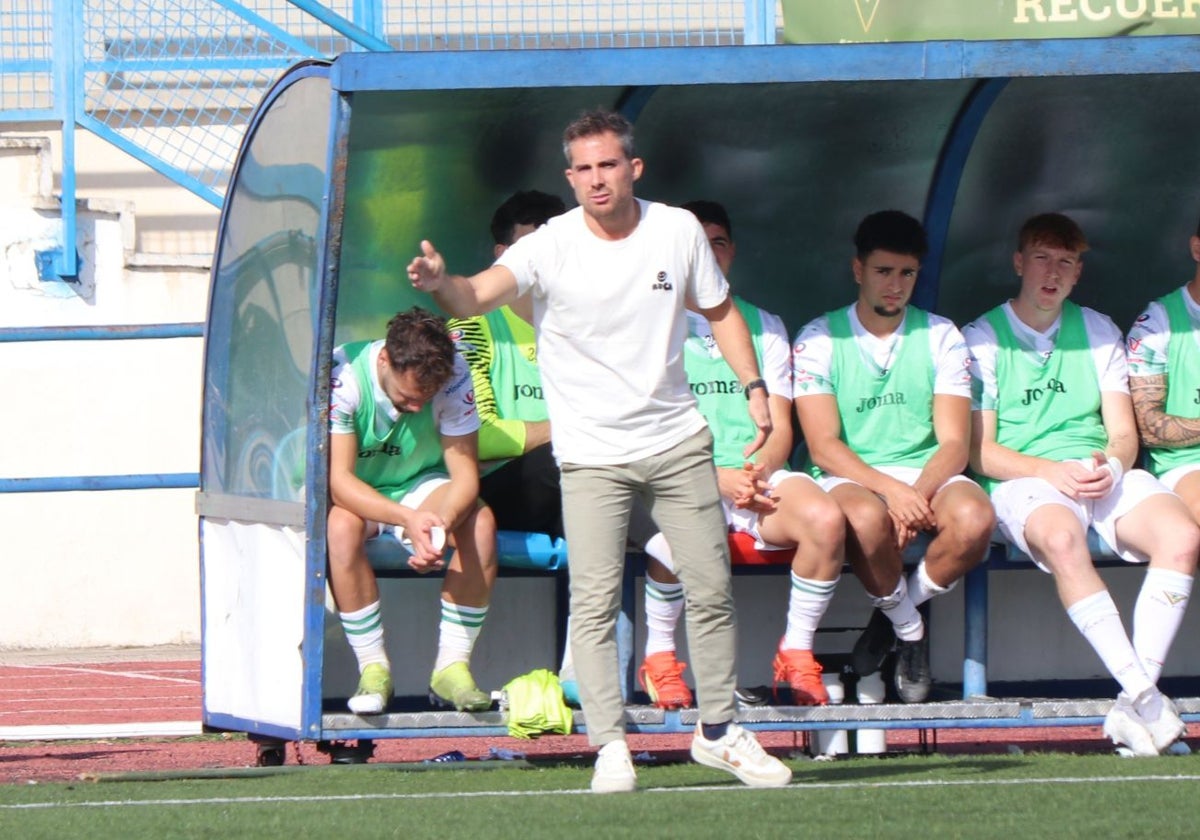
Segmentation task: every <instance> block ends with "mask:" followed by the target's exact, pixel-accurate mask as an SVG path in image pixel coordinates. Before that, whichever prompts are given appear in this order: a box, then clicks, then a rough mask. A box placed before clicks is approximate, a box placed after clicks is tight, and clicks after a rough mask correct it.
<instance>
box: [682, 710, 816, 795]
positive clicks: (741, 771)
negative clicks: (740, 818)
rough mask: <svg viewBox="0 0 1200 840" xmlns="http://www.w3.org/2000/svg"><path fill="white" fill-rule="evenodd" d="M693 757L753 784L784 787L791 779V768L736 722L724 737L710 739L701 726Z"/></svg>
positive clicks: (698, 726)
mask: <svg viewBox="0 0 1200 840" xmlns="http://www.w3.org/2000/svg"><path fill="white" fill-rule="evenodd" d="M692 760H693V761H696V762H698V763H700V764H703V765H704V766H705V767H715V768H716V769H718V770H724V771H726V772H727V773H732V774H733V775H735V776H737V777H738V778H739V779H740V780H741V781H742V782H743V783H744V784H747V785H750V787H783V786H784V785H786V784H787V783H788V782H790V781H791V780H792V771H791V769H790V768H789V767H788V766H787V765H786V764H784V763H783V762H782V761H780V760H779V759H778V758H775V756H773V755H770V754H768V753H767V751H766V750H764V749H763V748H762V745H761V744H759V743H758V739H757V738H755V737H754V733H752V732H750V731H749V730H746V729H743V728H742V727H740V726H738V725H737V724H736V723H731V724H729V729H728V731H726V733H725V735H724V737H722V738H718V739H717V740H715V741H710V740H708V739H707V738H705V737H704V732H703V730H701V728H700V725H699V724H697V725H696V734H695V736H694V737H693V738H692Z"/></svg>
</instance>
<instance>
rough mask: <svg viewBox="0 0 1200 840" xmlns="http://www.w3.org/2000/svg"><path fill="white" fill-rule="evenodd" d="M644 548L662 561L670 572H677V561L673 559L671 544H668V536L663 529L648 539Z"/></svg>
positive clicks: (663, 565)
mask: <svg viewBox="0 0 1200 840" xmlns="http://www.w3.org/2000/svg"><path fill="white" fill-rule="evenodd" d="M642 550H643V551H645V552H646V553H647V554H649V555H650V556H651V557H653V558H654V559H655V560H657V561H658V562H659V563H661V564H662V567H663V568H664V569H666V570H667V571H668V572H670V573H671V574H675V561H674V560H672V559H671V546H670V545H668V544H667V538H666V537H664V536H663V533H662V531H659V532H658V533H657V534H655V535H654V536H653V537H651V538H650V539H648V540H646V545H645V546H644V547H643V549H642Z"/></svg>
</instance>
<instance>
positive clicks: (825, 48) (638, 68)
mask: <svg viewBox="0 0 1200 840" xmlns="http://www.w3.org/2000/svg"><path fill="white" fill-rule="evenodd" d="M1195 72H1200V36H1190V35H1180V36H1172V37H1161V38H1096V39H1061V40H1038V41H978V42H963V41H930V42H925V43H904V44H814V45H782V46H749V47H665V48H641V49H621V50H526V51H520V50H511V51H509V50H505V51H498V52H462V53H419V52H412V53H396V52H393V53H370V54H363V53H347V54H344V55H342V56H339V57H338V58H337V60H336V61H335V62H334V69H333V76H332V81H333V85H334V88H335V89H337V90H341V91H346V92H349V91H368V90H457V89H468V88H503V87H528V86H539V87H564V86H566V87H575V86H586V85H604V86H611V85H622V86H637V85H683V84H743V83H750V82H819V81H870V80H885V79H964V78H995V77H1008V76H1091V75H1101V74H1113V73H1121V74H1132V75H1143V74H1147V73H1195Z"/></svg>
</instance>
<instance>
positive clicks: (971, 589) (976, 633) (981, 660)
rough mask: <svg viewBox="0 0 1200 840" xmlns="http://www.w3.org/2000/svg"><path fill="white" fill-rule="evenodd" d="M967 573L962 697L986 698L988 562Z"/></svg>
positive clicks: (985, 561)
mask: <svg viewBox="0 0 1200 840" xmlns="http://www.w3.org/2000/svg"><path fill="white" fill-rule="evenodd" d="M990 559H991V555H990V553H989V556H988V557H986V558H984V561H983V562H982V563H980V564H979V565H978V566H976V567H975V568H974V569H972V570H971V571H970V572H968V573H967V576H966V578H965V580H964V581H963V648H964V650H963V699H964V700H969V699H971V698H972V697H986V696H987V691H988V686H987V635H988V631H987V627H988V568H987V567H988V561H989V560H990Z"/></svg>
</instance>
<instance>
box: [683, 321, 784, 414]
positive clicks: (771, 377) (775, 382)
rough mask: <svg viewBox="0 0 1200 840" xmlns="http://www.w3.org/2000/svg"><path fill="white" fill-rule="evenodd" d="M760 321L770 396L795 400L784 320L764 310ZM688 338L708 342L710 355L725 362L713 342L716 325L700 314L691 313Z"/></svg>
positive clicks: (763, 372)
mask: <svg viewBox="0 0 1200 840" xmlns="http://www.w3.org/2000/svg"><path fill="white" fill-rule="evenodd" d="M755 308H756V309H758V317H759V318H760V319H761V321H762V334H761V336H760V338H759V341H760V343H761V345H762V367H763V369H762V376H763V381H765V382H766V383H767V393H768V394H775V395H777V396H780V397H784V398H785V399H787V400H788V401H791V399H792V353H791V348H790V347H789V346H788V335H787V328H786V327H784V326H783V320H782V319H781V318H780V317H779V316H778V315H775V314H773V313H771V312H768V311H767V310H765V309H762V308H761V307H755ZM687 318H688V334H689V335H692V336H695V337H696V338H698V339H700V340H701V341H703V342H704V346H705V348H706V349H707V350H708V353H709V355H710V356H711V357H712V358H714V359H719V358H721V348H719V347H717V342H716V339H714V338H713V334H712V325H711V324H709V323H708V319H707V318H705V317H704V316H703V315H701V314H700V313H699V312H691V311H689V312H688V313H687Z"/></svg>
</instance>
